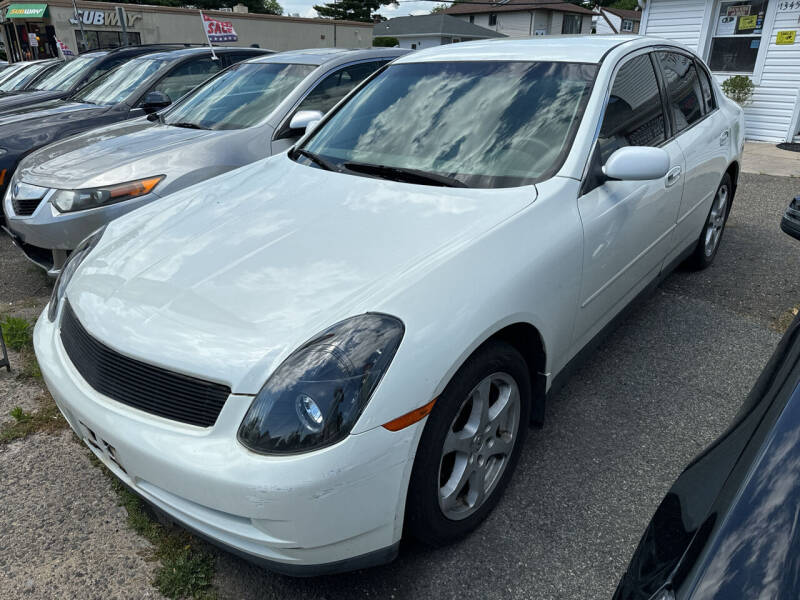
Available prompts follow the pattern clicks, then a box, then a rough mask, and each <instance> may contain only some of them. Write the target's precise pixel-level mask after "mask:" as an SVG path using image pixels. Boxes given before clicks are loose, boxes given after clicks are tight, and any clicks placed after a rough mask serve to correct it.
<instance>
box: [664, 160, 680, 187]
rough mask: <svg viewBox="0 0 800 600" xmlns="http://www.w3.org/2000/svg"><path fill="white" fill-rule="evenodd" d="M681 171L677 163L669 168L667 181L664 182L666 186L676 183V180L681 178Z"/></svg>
mask: <svg viewBox="0 0 800 600" xmlns="http://www.w3.org/2000/svg"><path fill="white" fill-rule="evenodd" d="M681 172H682V169H681V167H680V165H678V166H677V167H672V168H671V169H670V170H669V172H668V173H667V183H666V185H667V187H672V186H673V185H675V184H676V183H678V180H679V179H680V178H681Z"/></svg>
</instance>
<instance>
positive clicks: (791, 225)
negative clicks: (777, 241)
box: [781, 196, 800, 240]
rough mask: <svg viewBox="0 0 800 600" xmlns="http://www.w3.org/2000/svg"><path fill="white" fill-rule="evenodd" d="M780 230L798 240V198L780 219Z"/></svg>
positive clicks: (799, 197)
mask: <svg viewBox="0 0 800 600" xmlns="http://www.w3.org/2000/svg"><path fill="white" fill-rule="evenodd" d="M781 229H782V230H783V232H784V233H788V234H789V235H790V236H792V237H793V238H795V239H796V240H800V196H797V197H796V198H795V199H794V200H792V203H791V204H790V205H789V208H787V209H786V213H785V214H784V215H783V219H781Z"/></svg>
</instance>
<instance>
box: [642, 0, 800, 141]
mask: <svg viewBox="0 0 800 600" xmlns="http://www.w3.org/2000/svg"><path fill="white" fill-rule="evenodd" d="M642 4H644V10H643V12H642V26H641V29H640V33H642V34H645V35H650V36H658V37H665V38H669V39H671V40H675V41H678V42H682V43H684V44H686V45H687V46H689V47H690V48H692V49H693V50H695V51H696V52H697V53H698V54H699V55H700V56H701V57H703V59H704V60H705V61H706V63H708V65H709V67H710V68H711V71H712V72H713V74H714V76H715V77H716V78H717V79H718V80H719V81H720V82H723V81H725V80H726V79H728V78H729V77H731V76H732V75H746V76H747V77H749V78H750V79H751V80H752V81H753V84H754V86H755V88H754V93H753V98H752V101H751V103H750V104H749V105H747V106H746V107H745V124H746V136H747V138H748V139H751V140H756V141H765V142H786V141H788V142H791V141H800V131H799V130H800V1H798V0H788V1H787V0H780V1H778V0H736V1H729V0H709V1H704V0H647V1H646V2H644V1H643V2H642Z"/></svg>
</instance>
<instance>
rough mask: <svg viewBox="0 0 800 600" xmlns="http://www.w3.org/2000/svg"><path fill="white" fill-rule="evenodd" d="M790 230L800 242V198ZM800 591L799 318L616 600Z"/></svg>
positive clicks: (786, 226) (674, 500)
mask: <svg viewBox="0 0 800 600" xmlns="http://www.w3.org/2000/svg"><path fill="white" fill-rule="evenodd" d="M781 227H782V229H783V230H784V231H785V232H787V233H789V234H790V235H792V236H793V237H796V238H797V239H799V240H800V198H796V199H795V200H794V202H793V203H792V206H790V207H789V210H788V211H787V213H786V216H785V217H784V219H783V221H782V223H781ZM734 598H736V599H738V598H742V599H744V598H769V599H770V600H789V599H791V600H796V599H797V598H800V315H798V316H797V317H795V319H794V321H793V322H792V324H791V326H790V327H789V330H788V331H787V332H786V333H785V334H784V336H783V339H782V340H781V342H780V344H779V346H778V348H777V350H776V351H775V353H774V354H773V356H772V358H771V359H770V361H769V363H768V364H767V366H766V367H765V369H764V371H763V372H762V374H761V376H760V377H759V379H758V381H757V382H756V384H755V387H754V388H753V389H752V391H751V392H750V395H749V396H748V398H747V400H746V401H745V404H744V405H743V406H742V408H741V410H740V411H739V414H738V415H737V416H736V418H735V419H734V422H733V424H732V425H731V426H730V427H729V428H728V430H727V431H726V432H725V433H724V434H723V435H722V436H721V437H720V438H719V439H717V440H716V441H715V442H714V443H713V444H712V445H711V446H710V447H709V448H708V449H707V450H705V452H703V453H702V454H701V455H700V456H698V457H697V458H696V459H695V460H694V461H693V462H692V463H691V464H690V465H689V466H688V467H687V468H686V470H684V472H683V473H682V474H681V476H680V477H679V478H678V479H677V480H676V481H675V483H674V485H673V486H672V488H670V490H669V492H668V493H667V495H666V496H665V497H664V499H663V500H662V502H661V504H660V506H659V507H658V509H657V510H656V513H655V515H654V516H653V519H652V520H651V521H650V524H649V525H648V527H647V529H646V530H645V533H644V535H643V536H642V539H641V541H640V542H639V546H638V548H637V549H636V552H635V553H634V555H633V558H632V559H631V562H630V564H629V565H628V570H627V571H626V572H625V575H624V576H623V577H622V580H621V581H620V583H619V586H618V587H617V591H616V593H615V594H614V600H672V599H676V600H728V599H734Z"/></svg>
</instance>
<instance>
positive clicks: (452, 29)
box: [372, 13, 506, 50]
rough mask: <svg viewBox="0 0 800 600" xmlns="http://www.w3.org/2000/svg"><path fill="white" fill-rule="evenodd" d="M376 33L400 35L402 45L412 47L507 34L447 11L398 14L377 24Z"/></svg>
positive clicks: (374, 30) (417, 48)
mask: <svg viewBox="0 0 800 600" xmlns="http://www.w3.org/2000/svg"><path fill="white" fill-rule="evenodd" d="M372 34H373V36H375V37H393V38H396V39H397V42H398V46H400V47H401V48H408V49H409V50H421V49H422V48H430V47H432V46H441V45H442V44H454V43H457V42H470V41H472V40H486V39H492V38H503V37H506V36H504V35H503V34H502V33H497V32H496V31H492V30H491V29H486V28H484V27H479V26H477V25H473V24H472V23H469V22H468V21H466V20H463V19H457V18H455V17H452V16H450V15H446V14H443V13H435V14H431V15H419V16H410V17H397V18H395V19H389V20H388V21H381V22H380V23H375V26H374V28H373V30H372Z"/></svg>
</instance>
